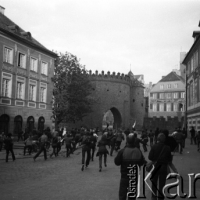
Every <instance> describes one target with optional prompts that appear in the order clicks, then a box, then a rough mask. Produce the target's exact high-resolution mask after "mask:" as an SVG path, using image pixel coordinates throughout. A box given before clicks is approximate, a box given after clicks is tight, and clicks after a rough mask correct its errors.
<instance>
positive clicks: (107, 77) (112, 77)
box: [88, 70, 143, 87]
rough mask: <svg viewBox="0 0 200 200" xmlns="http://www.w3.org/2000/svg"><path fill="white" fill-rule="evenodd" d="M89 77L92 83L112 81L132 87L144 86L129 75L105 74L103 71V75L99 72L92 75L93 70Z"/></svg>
mask: <svg viewBox="0 0 200 200" xmlns="http://www.w3.org/2000/svg"><path fill="white" fill-rule="evenodd" d="M88 76H89V78H90V80H91V81H110V82H119V83H122V84H128V85H130V86H133V87H134V86H135V87H136V86H143V84H142V83H140V82H139V81H138V80H137V79H135V78H133V77H132V78H130V76H128V75H127V74H123V73H122V74H120V73H119V72H118V73H115V72H113V73H112V74H111V73H110V71H108V72H107V73H104V71H102V72H101V73H99V72H98V71H97V70H96V71H95V73H92V70H89V73H88Z"/></svg>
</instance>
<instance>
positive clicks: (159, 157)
mask: <svg viewBox="0 0 200 200" xmlns="http://www.w3.org/2000/svg"><path fill="white" fill-rule="evenodd" d="M165 140H166V136H165V134H164V133H160V134H159V135H158V137H157V143H156V144H154V145H153V146H152V148H151V150H150V152H149V156H148V158H149V160H151V161H152V162H154V163H155V162H156V165H155V166H154V167H155V169H154V170H153V172H152V176H151V179H150V180H151V181H152V191H153V192H152V200H158V199H164V194H163V192H162V190H163V187H164V186H165V182H166V177H167V174H168V164H169V163H170V162H172V156H171V151H170V147H169V146H168V145H165ZM158 180H159V181H158ZM157 186H158V187H157Z"/></svg>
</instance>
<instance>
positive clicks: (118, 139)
mask: <svg viewBox="0 0 200 200" xmlns="http://www.w3.org/2000/svg"><path fill="white" fill-rule="evenodd" d="M122 140H124V135H123V133H122V131H121V130H119V132H118V133H117V138H116V149H117V150H119V149H120V146H121V143H122Z"/></svg>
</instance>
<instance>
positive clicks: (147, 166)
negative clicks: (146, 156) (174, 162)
mask: <svg viewBox="0 0 200 200" xmlns="http://www.w3.org/2000/svg"><path fill="white" fill-rule="evenodd" d="M164 147H165V146H164ZM164 147H163V148H162V151H161V152H160V154H159V156H158V159H157V161H150V162H148V163H147V164H146V171H147V172H150V171H151V170H152V168H153V166H154V165H156V164H157V162H158V160H159V158H160V156H161V154H162V152H163V150H164Z"/></svg>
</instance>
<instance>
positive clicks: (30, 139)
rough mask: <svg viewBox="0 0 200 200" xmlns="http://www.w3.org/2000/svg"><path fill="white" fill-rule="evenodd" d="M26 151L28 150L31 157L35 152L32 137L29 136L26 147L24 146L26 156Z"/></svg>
mask: <svg viewBox="0 0 200 200" xmlns="http://www.w3.org/2000/svg"><path fill="white" fill-rule="evenodd" d="M26 149H28V153H29V155H31V153H32V150H33V141H32V137H31V135H29V136H28V138H27V139H26V140H25V146H24V156H25V154H26Z"/></svg>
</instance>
